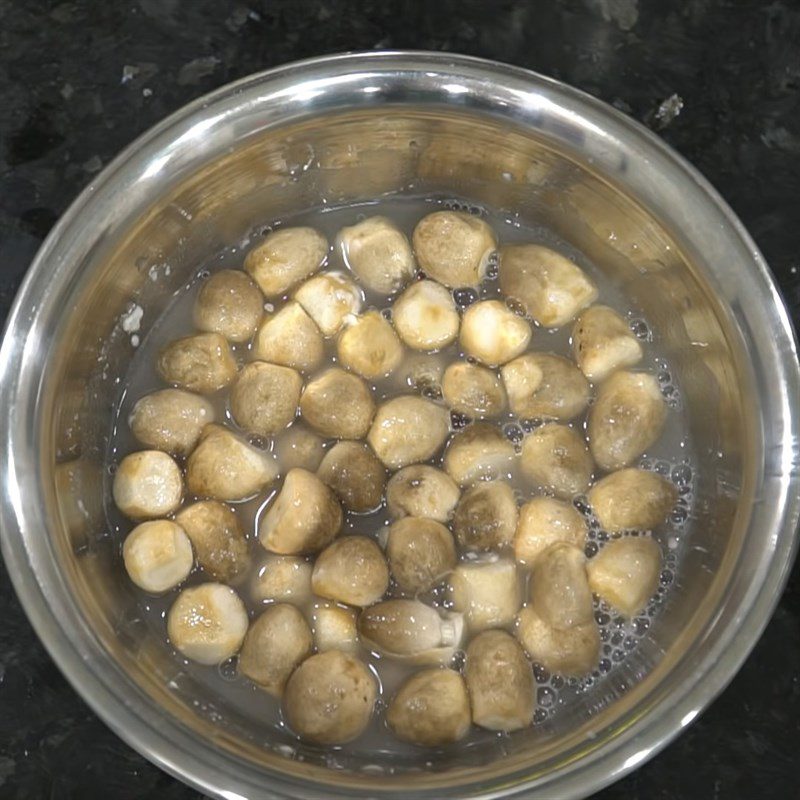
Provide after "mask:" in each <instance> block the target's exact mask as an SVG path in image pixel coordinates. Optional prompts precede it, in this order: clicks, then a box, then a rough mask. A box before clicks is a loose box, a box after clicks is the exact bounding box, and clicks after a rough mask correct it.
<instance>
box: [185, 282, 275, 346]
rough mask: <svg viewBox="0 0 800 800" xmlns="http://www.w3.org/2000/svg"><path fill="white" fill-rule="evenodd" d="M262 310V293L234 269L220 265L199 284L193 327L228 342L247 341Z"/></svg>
mask: <svg viewBox="0 0 800 800" xmlns="http://www.w3.org/2000/svg"><path fill="white" fill-rule="evenodd" d="M263 313H264V296H263V295H262V294H261V291H260V290H259V288H258V286H256V285H255V284H254V283H253V281H252V280H250V277H249V276H248V275H247V274H246V273H244V272H242V271H241V270H238V269H223V270H221V271H220V272H217V273H215V274H214V275H212V276H211V277H210V278H209V279H208V280H207V281H206V282H205V283H204V284H203V286H202V288H201V289H200V292H199V293H198V295H197V299H196V300H195V303H194V324H195V327H196V328H198V329H199V330H201V331H206V332H207V333H219V334H221V335H222V336H224V337H225V338H226V339H227V340H228V341H229V342H247V341H250V339H251V338H252V336H253V334H254V333H255V332H256V328H257V327H258V323H259V322H260V321H261V316H262V315H263Z"/></svg>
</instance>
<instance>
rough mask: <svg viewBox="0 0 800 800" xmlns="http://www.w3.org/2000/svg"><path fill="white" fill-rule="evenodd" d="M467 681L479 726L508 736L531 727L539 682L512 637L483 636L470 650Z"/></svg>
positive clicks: (494, 633) (502, 634)
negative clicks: (506, 733)
mask: <svg viewBox="0 0 800 800" xmlns="http://www.w3.org/2000/svg"><path fill="white" fill-rule="evenodd" d="M464 678H465V679H466V682H467V689H468V690H469V698H470V701H471V702H470V705H471V707H472V721H473V722H474V723H475V724H476V725H480V726H481V727H482V728H487V729H488V730H490V731H505V732H508V731H516V730H519V729H520V728H526V727H527V726H528V725H530V724H531V721H532V720H533V712H534V710H535V708H536V682H535V681H534V678H533V669H532V668H531V664H530V662H529V661H528V659H527V658H526V656H525V651H524V650H523V649H522V647H520V645H519V642H518V641H517V640H516V639H515V638H514V637H513V636H511V634H509V633H506V632H505V631H497V630H493V631H483V633H479V634H478V635H477V636H476V637H475V638H474V639H473V640H472V641H471V642H470V643H469V647H467V659H466V666H465V669H464Z"/></svg>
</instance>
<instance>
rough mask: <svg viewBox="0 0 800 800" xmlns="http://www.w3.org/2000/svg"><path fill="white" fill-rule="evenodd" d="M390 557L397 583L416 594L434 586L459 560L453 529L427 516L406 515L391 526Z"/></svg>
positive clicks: (390, 567) (388, 540) (403, 588)
mask: <svg viewBox="0 0 800 800" xmlns="http://www.w3.org/2000/svg"><path fill="white" fill-rule="evenodd" d="M386 557H387V558H388V559H389V569H390V570H391V573H392V577H393V578H394V579H395V581H396V582H397V585H398V586H399V587H400V588H401V589H402V590H403V591H406V592H411V593H412V594H419V593H421V592H427V591H428V589H432V588H433V587H434V586H435V585H436V584H437V583H439V582H441V581H442V580H443V579H444V577H445V576H446V575H447V574H448V573H449V572H450V570H451V569H453V567H454V566H455V565H456V561H457V556H456V547H455V544H454V543H453V536H452V534H451V533H450V531H449V530H447V528H445V526H444V525H442V523H441V522H437V521H436V520H433V519H424V518H423V517H403V518H402V519H400V520H398V521H397V522H395V523H393V524H392V525H391V526H390V527H389V531H388V536H387V539H386Z"/></svg>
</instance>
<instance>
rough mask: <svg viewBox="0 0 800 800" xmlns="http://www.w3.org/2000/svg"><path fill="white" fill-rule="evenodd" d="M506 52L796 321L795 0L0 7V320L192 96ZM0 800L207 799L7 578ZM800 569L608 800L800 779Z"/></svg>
mask: <svg viewBox="0 0 800 800" xmlns="http://www.w3.org/2000/svg"><path fill="white" fill-rule="evenodd" d="M403 47H410V48H420V49H433V50H451V51H460V52H463V53H468V54H473V55H480V56H485V57H489V58H497V59H501V60H505V61H509V62H512V63H514V64H519V65H522V66H525V67H529V68H532V69H535V70H538V71H539V72H542V73H544V74H547V75H551V76H553V77H556V78H560V79H562V80H564V81H566V82H568V83H571V84H573V85H575V86H578V87H580V88H582V89H584V90H586V91H588V92H590V93H591V94H593V95H596V96H597V97H599V98H601V99H603V100H605V101H607V102H610V103H613V105H615V106H616V107H617V108H619V109H621V110H623V111H625V112H626V113H628V114H630V115H632V116H633V117H635V118H636V119H639V120H641V121H644V122H645V123H646V124H648V125H650V126H651V127H653V128H654V129H656V130H658V131H659V133H660V135H661V136H663V137H664V139H665V140H666V141H668V142H669V143H670V144H671V145H672V146H673V147H675V148H676V149H677V150H678V151H679V152H680V153H682V154H683V155H684V156H685V157H686V158H688V159H689V160H690V161H691V162H693V163H694V164H695V165H696V166H697V167H699V169H700V170H701V171H702V172H703V173H704V174H705V175H706V176H707V177H708V178H709V179H710V180H711V182H712V183H713V184H714V185H715V186H716V187H717V188H718V189H719V191H720V192H721V193H722V194H723V196H724V197H725V198H726V199H727V200H728V202H729V203H730V204H731V205H732V206H733V208H734V210H735V211H736V212H737V213H738V214H739V215H740V217H741V218H742V220H743V221H744V223H745V224H746V226H747V227H748V228H749V230H750V231H751V233H752V234H753V235H754V237H755V239H756V241H757V242H758V244H759V245H760V247H761V249H762V251H763V252H764V254H765V255H766V257H767V260H768V261H769V263H770V264H771V266H772V269H773V271H774V273H775V275H776V276H777V279H778V282H779V284H780V286H781V289H782V290H783V293H784V296H785V297H786V300H787V302H788V303H789V305H790V306H791V308H792V310H793V315H794V320H795V325H796V326H797V323H798V321H799V320H800V224H798V221H800V4H798V3H796V2H791V1H790V0H783V1H782V0H774V2H771V3H768V4H767V3H762V2H754V1H753V0H730V2H723V0H680V1H679V2H668V1H667V0H662V2H645V0H638V2H637V0H564V1H563V2H544V1H542V2H522V1H521V0H512V1H511V2H506V1H503V2H499V1H496V2H492V3H488V2H475V1H474V0H459V2H453V1H452V0H436V2H421V1H420V2H414V1H413V0H408V2H399V3H387V2H360V3H357V2H348V0H261V2H257V1H256V0H252V2H250V3H241V4H237V3H226V2H218V1H217V0H191V1H190V0H186V2H180V0H125V1H124V2H123V1H121V0H105V2H102V3H99V2H92V1H91V0H75V1H74V2H61V3H59V2H57V1H56V0H47V1H46V0H0V316H3V317H4V316H5V314H6V313H7V311H8V308H9V305H10V303H11V301H12V299H13V296H14V293H15V291H16V288H17V286H18V284H19V281H20V280H21V278H22V276H23V274H24V273H25V270H26V268H27V266H28V264H29V263H30V260H31V258H32V257H33V255H34V253H35V252H36V249H37V248H38V246H39V244H40V243H41V241H42V239H43V237H44V236H45V235H46V234H47V232H48V230H49V229H50V227H51V226H52V224H53V223H54V222H55V220H56V219H57V218H58V216H59V214H61V212H62V211H64V209H65V208H66V207H67V205H68V204H69V202H70V201H71V200H72V199H73V198H74V196H75V195H76V194H77V193H78V191H79V190H80V189H81V188H82V187H83V186H84V185H85V184H86V183H87V182H88V181H89V180H90V179H91V177H92V175H93V174H94V173H96V172H97V171H98V170H100V169H101V168H102V167H103V165H105V164H106V163H108V161H109V160H110V159H111V158H113V156H114V155H115V154H116V153H117V152H118V151H119V150H120V149H121V148H122V147H123V146H125V145H126V144H128V143H129V142H130V141H131V140H132V139H133V138H134V137H136V136H137V135H138V134H139V133H141V132H143V131H145V130H146V129H147V128H149V127H150V126H151V125H153V124H154V123H156V122H158V121H159V120H160V119H161V118H163V117H164V116H165V115H166V114H168V113H170V112H171V111H173V110H175V109H177V108H178V107H180V106H181V105H183V104H184V103H186V102H187V101H189V100H191V99H193V98H194V97H196V96H198V95H199V94H202V93H205V92H207V91H209V90H211V89H214V88H216V87H218V86H220V85H222V84H224V83H226V82H228V81H231V80H233V79H235V78H238V77H241V76H243V75H246V74H248V73H250V72H254V71H256V70H260V69H264V68H266V67H270V66H273V65H276V64H280V63H282V62H285V61H289V60H293V59H297V58H304V57H307V56H312V55H319V54H324V53H332V52H337V51H343V50H352V49H372V48H403ZM0 620H2V622H0V797H2V798H17V797H18V798H40V797H47V798H73V797H75V798H89V797H98V796H103V797H105V798H106V800H122V798H151V797H152V798H155V797H158V798H164V799H165V800H168V799H169V798H175V799H176V800H177V799H178V798H180V799H181V800H186V799H187V798H197V797H199V795H198V794H197V793H196V792H194V791H192V790H190V789H188V788H186V787H185V786H183V785H182V784H180V783H178V782H177V781H175V780H173V779H172V778H170V777H169V776H167V775H166V774H164V773H163V772H161V771H159V770H158V769H157V768H156V767H154V766H152V765H151V764H150V763H148V762H147V761H146V760H145V759H143V758H142V757H140V756H139V755H137V754H136V753H134V752H133V751H132V750H130V749H129V748H128V747H127V746H126V745H125V744H123V743H122V742H121V741H120V740H119V739H118V738H117V737H116V736H115V735H114V734H112V733H111V732H110V731H109V730H108V729H107V728H106V727H105V725H104V724H103V723H102V722H100V721H99V720H98V719H97V717H96V716H95V715H94V714H93V713H92V712H91V711H89V709H88V707H87V706H86V705H85V704H84V703H83V701H82V700H81V699H80V698H79V697H78V696H77V695H76V694H75V693H74V692H73V691H72V689H71V688H70V687H69V685H68V684H67V683H66V681H65V680H64V678H63V677H62V676H61V674H60V673H59V671H58V669H57V668H56V667H55V666H54V664H53V663H52V661H51V660H50V659H49V657H48V656H47V655H46V654H45V652H44V650H43V648H42V646H41V645H40V644H39V642H38V641H37V639H36V637H35V636H34V634H33V632H32V630H31V628H30V626H29V625H28V623H27V621H26V619H25V616H24V614H23V613H22V610H21V609H20V607H19V604H18V603H17V600H16V598H15V596H14V593H13V591H12V589H11V587H10V585H9V582H8V578H7V576H6V574H5V572H2V573H0ZM798 735H800V572H798V570H797V569H795V572H794V575H793V576H792V579H791V581H790V585H789V588H788V590H787V592H786V594H785V595H784V597H783V599H782V601H781V603H780V605H779V607H778V609H777V611H776V613H775V616H774V618H773V620H772V622H771V623H770V625H769V627H768V628H767V630H766V632H765V634H764V636H763V638H762V639H761V641H760V642H759V643H758V645H757V646H756V648H755V650H754V651H753V654H752V655H751V657H750V658H749V660H748V661H747V663H746V664H745V666H744V668H743V669H742V671H741V672H740V674H739V675H738V677H737V678H736V679H735V680H734V681H733V683H732V684H731V685H730V687H729V688H728V689H727V690H726V691H725V692H724V693H723V694H722V695H721V696H720V698H719V699H718V700H717V701H716V702H715V703H714V704H713V705H712V706H711V707H710V708H709V709H708V711H706V713H705V714H704V715H703V716H702V717H701V718H700V719H699V720H698V721H697V722H696V723H695V724H694V725H693V726H692V727H691V728H690V729H689V730H687V731H686V732H685V733H684V735H683V736H681V737H680V738H679V739H678V740H677V741H676V742H674V743H673V744H672V745H671V746H669V747H668V748H667V749H666V750H665V751H664V752H663V753H661V754H660V755H659V756H657V757H656V758H655V759H654V760H653V761H651V762H649V763H648V764H646V765H644V766H643V767H642V768H641V769H639V770H638V771H636V772H635V773H633V774H632V775H630V776H629V777H627V778H625V779H624V780H622V781H621V782H619V783H617V784H615V785H613V786H611V787H610V788H608V789H606V790H604V791H603V792H601V793H600V794H599V795H597V798H601V800H617V799H618V798H619V800H622V798H624V800H640V799H641V800H673V799H674V800H678V798H703V799H704V800H705V798H709V799H710V798H725V800H750V798H754V797H758V798H760V800H770V799H771V798H775V800H784V798H789V797H796V796H797V785H798V781H800V757H799V756H798V754H797V742H798Z"/></svg>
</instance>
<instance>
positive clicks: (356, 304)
mask: <svg viewBox="0 0 800 800" xmlns="http://www.w3.org/2000/svg"><path fill="white" fill-rule="evenodd" d="M294 299H295V300H296V301H297V302H298V303H300V305H301V306H303V309H304V310H305V312H306V313H307V314H308V316H309V317H311V319H313V320H314V322H315V323H316V324H317V327H318V328H319V329H320V330H321V331H322V333H323V334H324V335H325V336H333V335H334V334H336V333H338V332H339V331H340V330H341V328H342V326H343V325H344V321H345V318H346V317H347V316H348V315H349V314H358V312H359V311H360V310H361V304H362V302H363V301H364V295H363V293H362V291H361V289H359V288H358V286H356V285H355V284H354V283H353V281H351V280H350V278H348V277H347V276H346V275H344V274H342V273H341V272H326V273H324V274H322V275H315V276H314V277H313V278H309V279H308V280H307V281H306V282H305V283H304V284H303V285H302V286H300V287H299V288H298V289H297V291H295V293H294Z"/></svg>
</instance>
